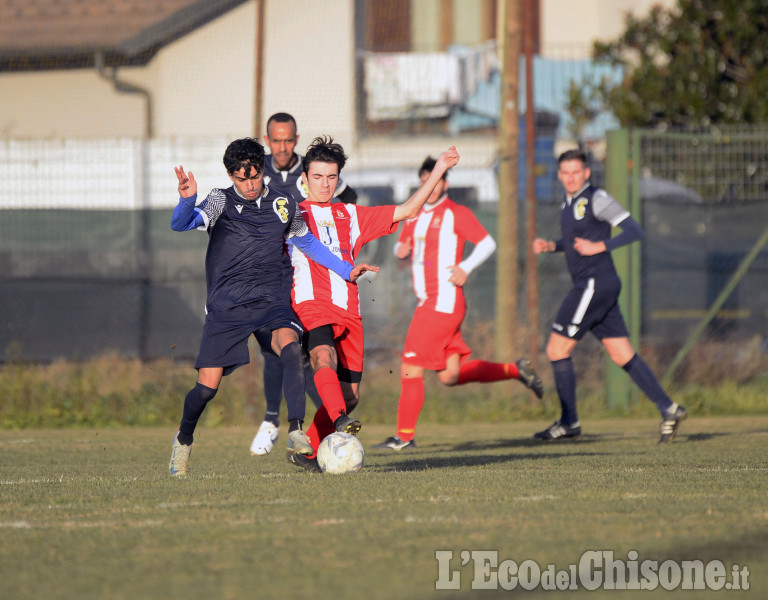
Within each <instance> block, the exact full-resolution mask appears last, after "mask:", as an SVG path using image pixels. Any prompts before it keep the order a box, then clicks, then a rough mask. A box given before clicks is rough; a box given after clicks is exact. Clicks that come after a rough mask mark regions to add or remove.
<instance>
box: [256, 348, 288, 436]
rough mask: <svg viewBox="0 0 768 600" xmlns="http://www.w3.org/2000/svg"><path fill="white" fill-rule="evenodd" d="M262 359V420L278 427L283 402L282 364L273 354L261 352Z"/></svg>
mask: <svg viewBox="0 0 768 600" xmlns="http://www.w3.org/2000/svg"><path fill="white" fill-rule="evenodd" d="M261 354H262V356H263V357H264V399H265V400H266V402H267V410H266V412H265V413H264V420H265V421H269V422H270V423H273V424H274V425H275V427H280V403H281V402H282V401H283V364H282V362H281V361H280V357H279V356H277V354H274V353H273V352H265V351H262V353H261Z"/></svg>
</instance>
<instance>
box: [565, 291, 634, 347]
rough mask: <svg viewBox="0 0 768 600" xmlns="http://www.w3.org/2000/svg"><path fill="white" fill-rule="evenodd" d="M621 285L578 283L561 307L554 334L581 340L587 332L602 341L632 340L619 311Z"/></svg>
mask: <svg viewBox="0 0 768 600" xmlns="http://www.w3.org/2000/svg"><path fill="white" fill-rule="evenodd" d="M620 292H621V282H620V281H619V280H618V279H616V278H613V277H612V278H609V279H608V280H605V281H604V280H597V279H594V278H590V279H586V280H584V281H579V282H577V283H576V284H574V286H573V288H572V289H571V291H570V292H568V295H567V296H566V297H565V300H563V303H562V304H561V305H560V310H559V311H558V312H557V317H556V318H555V322H554V323H553V324H552V331H554V332H555V333H558V334H560V335H562V336H565V337H567V338H570V339H572V340H580V339H581V338H582V337H584V334H585V333H587V331H591V332H592V334H593V335H594V336H595V337H596V338H597V339H599V340H602V339H604V338H618V337H629V331H627V326H626V324H625V323H624V317H623V316H622V314H621V310H620V309H619V293H620Z"/></svg>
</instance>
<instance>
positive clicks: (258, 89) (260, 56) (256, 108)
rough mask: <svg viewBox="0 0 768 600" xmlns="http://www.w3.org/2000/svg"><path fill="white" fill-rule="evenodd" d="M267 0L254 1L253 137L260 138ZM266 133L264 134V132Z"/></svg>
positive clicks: (262, 120)
mask: <svg viewBox="0 0 768 600" xmlns="http://www.w3.org/2000/svg"><path fill="white" fill-rule="evenodd" d="M266 2H267V0H256V67H255V71H256V72H255V77H254V80H255V83H254V86H255V89H254V90H253V91H254V100H253V137H254V138H256V139H257V140H258V139H260V138H261V128H262V127H263V126H264V114H263V113H264V48H265V47H266V44H265V43H264V4H266ZM264 133H266V132H264Z"/></svg>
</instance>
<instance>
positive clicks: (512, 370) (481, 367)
mask: <svg viewBox="0 0 768 600" xmlns="http://www.w3.org/2000/svg"><path fill="white" fill-rule="evenodd" d="M502 379H520V371H518V369H517V365H516V364H515V363H492V362H488V361H485V360H468V361H467V362H465V363H464V364H463V365H461V370H460V371H459V379H458V381H457V382H456V384H457V385H461V384H463V383H470V382H472V381H479V382H488V381H501V380H502Z"/></svg>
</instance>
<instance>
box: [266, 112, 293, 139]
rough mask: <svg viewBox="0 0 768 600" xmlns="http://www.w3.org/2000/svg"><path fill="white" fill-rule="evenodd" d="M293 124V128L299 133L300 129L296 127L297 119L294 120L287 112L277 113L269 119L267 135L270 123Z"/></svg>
mask: <svg viewBox="0 0 768 600" xmlns="http://www.w3.org/2000/svg"><path fill="white" fill-rule="evenodd" d="M273 122H274V123H293V128H294V129H295V130H297V131H298V129H299V127H298V125H296V119H294V118H293V116H292V115H289V114H288V113H287V112H279V113H275V114H274V115H272V116H271V117H269V119H267V131H266V133H267V135H269V125H270V123H273Z"/></svg>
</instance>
